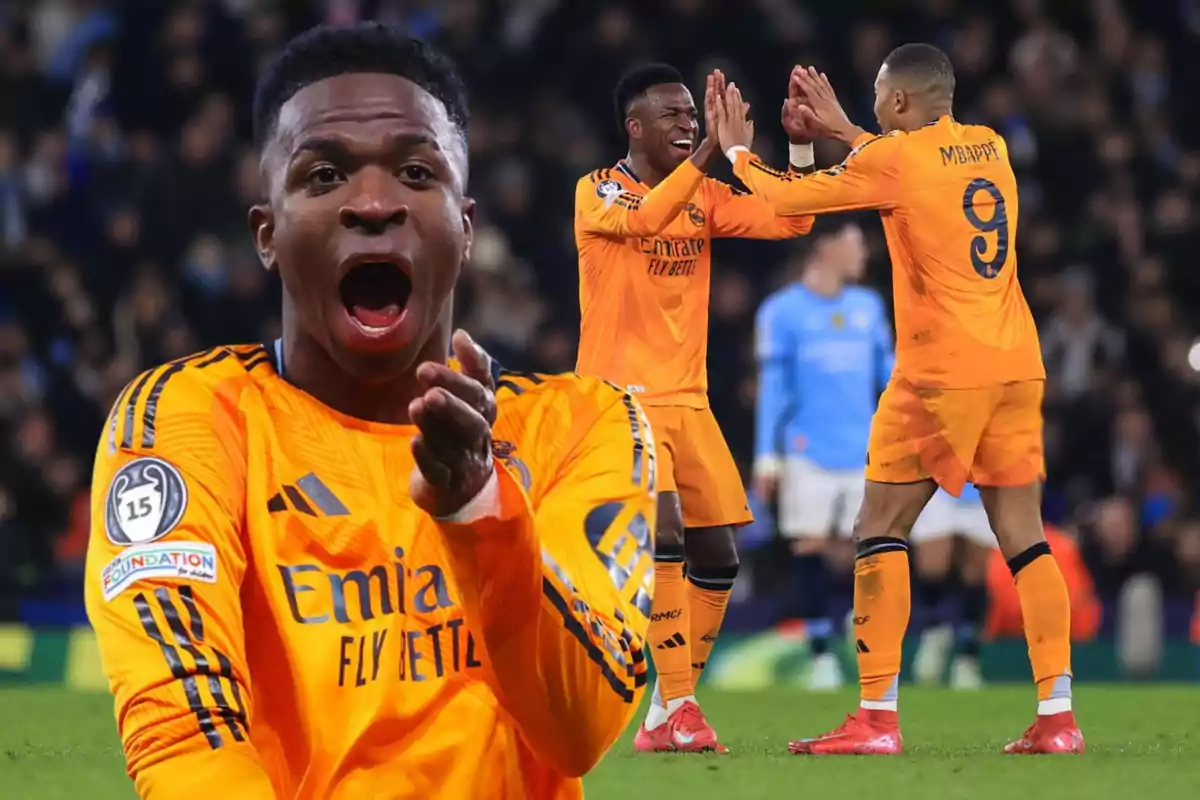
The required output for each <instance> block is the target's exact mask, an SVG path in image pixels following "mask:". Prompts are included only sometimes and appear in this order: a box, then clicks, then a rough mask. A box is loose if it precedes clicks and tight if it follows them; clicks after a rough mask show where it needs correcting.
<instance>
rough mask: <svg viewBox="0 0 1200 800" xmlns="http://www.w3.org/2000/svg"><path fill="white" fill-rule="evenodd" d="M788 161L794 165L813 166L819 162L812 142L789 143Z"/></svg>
mask: <svg viewBox="0 0 1200 800" xmlns="http://www.w3.org/2000/svg"><path fill="white" fill-rule="evenodd" d="M788 161H789V162H790V163H791V165H792V166H793V167H801V168H804V167H811V166H812V165H813V164H815V163H817V159H816V157H815V156H814V155H813V146H812V144H789V145H788Z"/></svg>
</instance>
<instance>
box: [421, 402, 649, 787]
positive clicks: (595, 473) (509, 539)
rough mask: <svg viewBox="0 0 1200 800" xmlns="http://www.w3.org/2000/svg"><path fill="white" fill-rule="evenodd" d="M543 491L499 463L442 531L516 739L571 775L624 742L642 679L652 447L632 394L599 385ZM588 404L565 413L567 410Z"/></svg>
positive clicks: (578, 404) (645, 425) (460, 589)
mask: <svg viewBox="0 0 1200 800" xmlns="http://www.w3.org/2000/svg"><path fill="white" fill-rule="evenodd" d="M600 399H601V402H600V403H599V407H598V408H597V410H596V411H595V412H588V413H587V414H586V415H585V417H586V418H585V417H577V418H576V420H575V422H574V424H573V425H572V426H571V427H572V430H574V431H581V432H582V433H580V434H579V435H578V441H577V442H576V443H575V444H574V445H573V446H570V447H569V448H568V455H567V456H566V458H565V460H564V461H563V462H562V463H561V466H560V467H559V469H558V471H557V474H556V475H554V476H553V477H552V478H551V485H550V488H549V489H548V490H547V492H546V493H545V495H544V496H542V497H541V498H540V499H539V500H538V503H537V506H536V508H535V507H531V504H530V499H529V497H528V496H527V495H526V493H525V491H524V490H523V488H522V486H521V483H520V481H519V480H518V479H517V477H515V476H514V475H513V474H512V473H510V472H509V471H508V470H507V469H505V468H503V467H500V466H497V469H496V479H495V481H494V482H493V483H492V484H490V485H489V487H488V488H487V489H485V490H484V493H483V494H482V495H481V497H480V498H477V500H476V501H473V502H472V503H471V504H470V506H469V507H468V508H466V509H464V510H463V512H460V514H459V515H456V517H457V519H458V521H443V522H441V523H440V525H441V528H442V530H443V533H444V537H445V541H446V542H447V544H448V549H449V552H450V556H451V565H452V569H453V571H454V576H455V581H456V583H457V584H458V586H459V591H460V594H461V595H462V600H463V605H464V607H465V609H466V614H467V618H468V620H470V621H471V624H472V625H473V626H476V630H478V631H479V632H480V634H481V635H482V637H483V640H484V642H485V644H486V647H487V652H488V656H489V658H490V660H491V664H492V669H493V672H494V675H495V681H496V686H495V689H496V691H497V694H498V695H499V696H500V697H501V699H502V702H503V704H504V707H505V709H506V711H507V712H508V713H509V714H510V715H512V717H513V718H514V719H515V720H516V722H517V724H518V725H519V727H520V729H521V731H522V733H523V735H524V737H525V739H526V741H528V742H529V744H530V746H531V747H532V748H533V750H534V751H535V752H536V753H537V754H538V755H539V756H540V757H541V758H543V759H545V760H546V761H548V762H549V763H551V764H553V765H554V766H555V768H556V769H558V770H559V771H560V772H562V773H564V774H566V775H569V776H578V775H582V774H584V773H585V772H587V771H588V770H590V769H591V768H592V767H593V766H595V765H596V763H597V762H599V760H600V759H601V758H602V757H603V756H604V754H605V752H607V750H608V748H609V747H610V746H611V745H612V743H613V742H614V741H615V740H616V739H617V737H618V736H619V735H620V734H621V731H622V730H623V729H624V728H625V726H626V725H627V724H628V722H629V719H630V717H631V716H632V714H633V713H634V711H635V709H636V708H637V706H638V702H639V699H640V696H641V693H642V691H643V687H644V685H645V682H646V663H645V657H644V655H643V652H642V648H643V644H644V638H645V634H646V628H647V626H648V624H649V613H650V599H651V595H652V592H653V577H652V576H653V553H652V547H653V542H652V531H653V530H654V525H655V495H654V475H655V457H654V447H653V442H652V439H651V436H650V432H649V426H648V424H647V422H646V419H645V416H644V415H643V414H642V412H641V410H640V408H639V407H638V405H637V404H636V402H635V401H634V400H633V398H632V397H631V396H630V395H627V394H623V393H621V392H619V391H618V390H616V389H610V388H609V387H605V388H604V390H603V391H602V392H601V394H600ZM589 405H590V406H592V407H596V406H597V403H596V402H595V401H594V400H592V399H591V398H580V402H578V403H573V404H572V413H575V414H579V413H580V411H579V409H581V408H586V407H587V406H589Z"/></svg>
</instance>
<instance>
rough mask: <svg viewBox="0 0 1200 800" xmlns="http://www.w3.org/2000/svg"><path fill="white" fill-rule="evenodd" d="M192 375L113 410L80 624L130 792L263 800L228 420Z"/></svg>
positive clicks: (136, 394) (143, 384)
mask: <svg viewBox="0 0 1200 800" xmlns="http://www.w3.org/2000/svg"><path fill="white" fill-rule="evenodd" d="M192 371H193V370H191V369H188V368H187V367H185V366H183V365H182V364H181V363H178V362H177V363H176V364H172V365H167V366H164V367H161V368H159V369H157V370H151V371H150V372H148V373H145V374H144V375H143V376H141V377H140V378H139V379H138V380H136V381H135V382H134V383H132V384H131V385H130V387H128V388H127V389H126V390H125V392H124V393H123V394H122V396H121V398H120V399H119V400H118V402H117V404H116V405H115V406H114V408H113V412H112V415H111V417H110V418H109V421H108V424H107V426H106V428H105V431H104V434H103V436H102V438H101V441H100V445H99V447H98V449H97V453H96V460H95V466H94V471H93V475H92V508H91V514H92V523H91V532H90V541H89V544H88V557H87V574H86V577H85V599H86V604H87V612H88V618H89V619H90V621H91V623H92V626H93V627H94V628H95V631H96V636H97V640H98V642H99V647H100V654H101V658H102V661H103V666H104V671H105V673H106V675H107V677H108V681H109V686H110V688H111V690H112V692H113V694H114V696H115V698H116V717H117V727H118V731H119V733H120V736H121V742H122V748H123V751H124V754H125V759H126V763H127V769H128V772H129V775H130V777H131V778H133V780H134V783H135V785H136V788H137V792H138V794H139V796H140V797H142V798H145V799H146V800H172V798H180V800H182V799H183V798H194V797H200V796H202V795H204V794H207V793H208V792H211V791H213V790H214V788H215V787H220V792H221V793H222V796H223V797H230V798H270V797H274V796H275V794H274V790H273V788H272V785H271V782H270V780H269V778H268V776H267V773H266V772H265V771H264V769H263V767H262V765H261V763H260V761H259V758H258V754H257V752H256V751H255V749H254V745H253V743H252V741H251V737H250V714H249V703H250V692H249V689H248V680H247V678H248V676H247V671H246V661H245V657H244V652H243V650H244V638H243V629H242V613H241V607H240V602H239V590H240V586H241V582H242V575H243V573H244V572H245V569H246V554H245V552H244V550H243V547H242V543H241V539H240V536H239V522H238V521H239V520H240V519H241V518H242V511H243V509H242V503H243V500H242V498H243V494H242V492H241V491H240V489H239V487H240V486H242V485H244V475H243V470H244V466H243V467H239V466H238V465H239V464H241V465H244V464H245V460H244V458H239V457H238V454H237V451H238V448H239V442H240V435H239V433H238V424H237V422H236V420H235V419H234V418H233V417H232V416H231V414H232V412H229V411H224V410H222V409H223V408H224V406H223V404H222V403H220V402H219V401H217V399H216V398H215V397H214V395H213V393H212V392H211V391H209V390H207V389H206V387H205V385H204V384H203V383H202V382H201V381H199V380H198V379H196V378H195V377H194V376H193V375H191V374H190V373H191V372H192Z"/></svg>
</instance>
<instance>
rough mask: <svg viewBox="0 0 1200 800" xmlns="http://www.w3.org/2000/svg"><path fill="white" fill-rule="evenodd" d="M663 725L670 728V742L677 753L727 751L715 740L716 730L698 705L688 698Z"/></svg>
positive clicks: (727, 749)
mask: <svg viewBox="0 0 1200 800" xmlns="http://www.w3.org/2000/svg"><path fill="white" fill-rule="evenodd" d="M665 727H668V728H670V729H671V744H672V745H673V746H674V749H675V751H676V752H679V753H713V752H715V753H728V752H729V748H727V747H725V745H723V744H721V743H720V742H719V741H717V732H716V731H715V730H713V727H712V726H711V725H709V724H708V720H707V719H705V718H704V712H703V711H701V710H700V706H698V705H696V704H695V703H693V702H691V701H690V700H689V701H688V702H686V703H684V704H683V705H681V706H680V707H679V708H677V709H675V711H674V713H672V714H671V716H670V718H668V719H667V724H666V726H665Z"/></svg>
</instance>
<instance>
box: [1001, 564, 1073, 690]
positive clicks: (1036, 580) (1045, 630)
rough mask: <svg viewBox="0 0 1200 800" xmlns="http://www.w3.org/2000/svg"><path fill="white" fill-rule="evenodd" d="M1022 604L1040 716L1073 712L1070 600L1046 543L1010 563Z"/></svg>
mask: <svg viewBox="0 0 1200 800" xmlns="http://www.w3.org/2000/svg"><path fill="white" fill-rule="evenodd" d="M1008 568H1009V569H1010V570H1011V571H1012V574H1013V578H1015V579H1016V582H1017V595H1018V596H1019V597H1020V599H1021V617H1022V618H1023V619H1024V621H1025V641H1026V642H1028V643H1029V663H1030V664H1031V665H1032V666H1033V681H1034V683H1036V684H1037V692H1038V702H1039V713H1058V712H1061V711H1070V710H1071V598H1070V596H1069V595H1068V594H1067V584H1066V581H1064V580H1063V576H1062V571H1061V570H1059V568H1058V562H1057V561H1055V560H1054V556H1053V555H1051V554H1050V545H1049V543H1047V542H1038V543H1037V544H1035V545H1033V546H1032V547H1030V548H1029V549H1027V550H1025V551H1024V552H1022V553H1019V554H1018V555H1016V556H1013V557H1012V558H1010V559H1009V560H1008Z"/></svg>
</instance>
